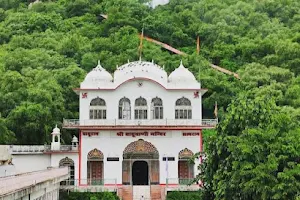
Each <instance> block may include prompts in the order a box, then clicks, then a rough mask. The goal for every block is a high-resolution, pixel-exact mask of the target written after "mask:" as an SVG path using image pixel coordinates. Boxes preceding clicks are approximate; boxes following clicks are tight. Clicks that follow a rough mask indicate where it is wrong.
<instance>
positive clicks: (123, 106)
mask: <svg viewBox="0 0 300 200" xmlns="http://www.w3.org/2000/svg"><path fill="white" fill-rule="evenodd" d="M119 119H131V107H130V100H129V99H128V98H126V97H123V98H122V99H120V101H119Z"/></svg>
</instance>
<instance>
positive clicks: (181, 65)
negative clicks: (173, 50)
mask: <svg viewBox="0 0 300 200" xmlns="http://www.w3.org/2000/svg"><path fill="white" fill-rule="evenodd" d="M179 67H184V66H183V64H182V59H181V60H180V65H179Z"/></svg>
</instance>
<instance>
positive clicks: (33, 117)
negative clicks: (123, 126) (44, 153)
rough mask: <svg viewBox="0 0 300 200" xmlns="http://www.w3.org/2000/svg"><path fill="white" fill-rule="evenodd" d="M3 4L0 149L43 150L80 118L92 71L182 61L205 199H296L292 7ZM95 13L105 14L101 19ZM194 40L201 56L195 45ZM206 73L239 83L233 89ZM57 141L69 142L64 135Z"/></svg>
mask: <svg viewBox="0 0 300 200" xmlns="http://www.w3.org/2000/svg"><path fill="white" fill-rule="evenodd" d="M32 2H33V1H32V0H9V1H8V0H0V114H1V115H0V144H11V143H17V144H43V143H44V142H49V141H50V134H49V133H50V132H51V128H52V127H53V126H54V125H55V124H58V125H60V124H61V123H62V119H63V118H77V117H78V97H77V95H76V94H75V93H74V92H73V91H72V88H76V87H78V86H79V84H80V82H81V81H82V80H83V78H84V76H85V74H86V73H87V72H88V71H90V70H91V69H92V68H93V67H95V66H96V64H97V60H99V59H100V60H101V63H102V65H103V66H104V67H105V68H106V69H107V70H108V71H109V72H113V71H114V70H115V68H116V65H122V64H124V63H126V62H127V60H131V61H133V60H137V59H138V58H139V54H138V45H139V37H138V33H139V32H141V30H142V29H143V30H144V34H145V35H146V36H150V37H152V38H154V39H157V40H159V41H161V42H164V43H167V44H169V45H172V46H174V47H175V48H177V49H179V50H181V51H183V52H185V53H187V54H188V55H187V56H180V55H176V54H172V53H171V52H168V51H167V50H164V49H162V48H161V47H159V46H156V45H155V44H153V43H149V42H147V41H144V46H143V54H142V59H143V60H148V61H149V60H152V59H153V60H154V61H155V62H156V63H158V64H159V65H164V66H165V69H166V70H167V72H168V73H170V72H171V71H172V70H174V69H175V68H176V67H177V66H178V65H179V62H180V59H182V60H183V62H184V64H185V66H187V67H188V68H189V69H190V70H191V71H192V72H193V73H194V74H195V75H196V77H197V78H198V79H199V80H200V81H201V84H202V87H204V88H208V92H207V93H206V94H205V96H204V100H203V109H204V113H203V114H204V118H211V117H213V109H214V103H215V102H216V101H217V102H218V106H219V108H218V109H219V112H218V113H219V120H220V124H219V126H218V128H217V131H216V133H213V132H211V131H210V132H209V135H207V136H205V153H206V157H207V158H206V159H205V162H204V164H203V165H201V169H202V173H201V174H199V177H198V178H201V179H202V180H203V181H204V188H203V195H204V196H205V199H294V198H295V197H296V196H297V195H299V192H298V191H300V188H299V187H300V185H299V183H300V177H299V174H300V171H299V152H300V149H299V148H300V147H299V144H300V143H299V142H300V141H299V138H300V137H299V134H300V130H299V121H300V24H299V20H300V1H298V0H264V1H261V0H247V1H242V0H222V1H221V0H170V2H169V3H168V4H166V5H164V6H157V7H156V8H151V7H149V6H148V4H147V2H148V1H144V0H114V1H112V0H45V1H43V2H38V3H32ZM103 14H105V15H107V16H108V18H107V19H105V17H103ZM197 36H199V37H200V43H201V49H200V55H197V54H196V38H197ZM210 63H213V64H215V65H219V66H221V67H223V68H225V69H228V70H231V71H233V72H236V73H238V74H239V76H240V80H238V79H236V78H234V77H233V76H230V75H227V74H223V73H220V72H218V71H216V70H214V69H212V68H211V67H210ZM63 131H64V133H63V134H62V141H63V142H66V143H68V142H70V140H71V135H72V134H76V133H72V132H68V131H66V130H63Z"/></svg>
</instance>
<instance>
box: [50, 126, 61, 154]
mask: <svg viewBox="0 0 300 200" xmlns="http://www.w3.org/2000/svg"><path fill="white" fill-rule="evenodd" d="M51 134H52V142H51V150H52V151H58V150H60V129H59V128H57V125H56V126H55V128H54V129H53V131H52V133H51Z"/></svg>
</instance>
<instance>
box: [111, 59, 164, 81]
mask: <svg viewBox="0 0 300 200" xmlns="http://www.w3.org/2000/svg"><path fill="white" fill-rule="evenodd" d="M132 78H148V79H152V80H155V81H156V82H158V83H160V84H162V85H164V84H165V83H167V79H168V75H167V72H166V71H165V70H164V69H163V68H162V67H160V66H159V65H157V64H155V63H154V61H152V62H147V61H142V60H139V61H134V62H128V63H127V64H124V65H122V66H120V67H118V68H117V70H116V71H115V73H114V80H115V81H114V82H115V83H122V82H124V81H126V80H129V79H132Z"/></svg>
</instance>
